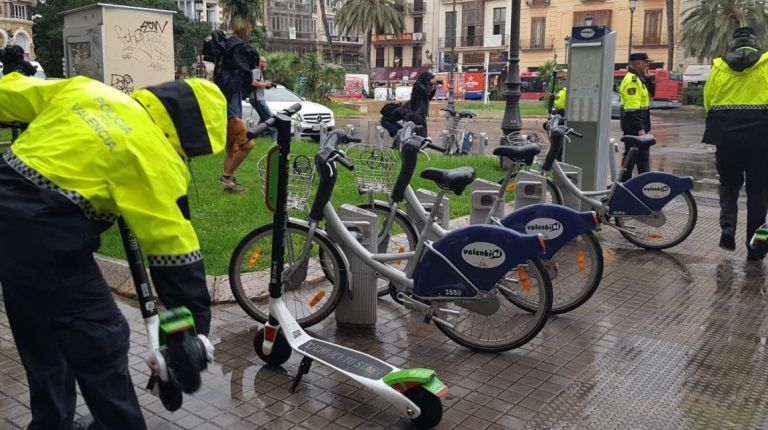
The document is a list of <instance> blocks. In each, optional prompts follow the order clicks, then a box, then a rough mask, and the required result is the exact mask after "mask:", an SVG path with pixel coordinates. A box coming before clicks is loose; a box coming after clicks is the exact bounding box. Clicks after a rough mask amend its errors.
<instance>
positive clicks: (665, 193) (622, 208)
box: [608, 172, 693, 215]
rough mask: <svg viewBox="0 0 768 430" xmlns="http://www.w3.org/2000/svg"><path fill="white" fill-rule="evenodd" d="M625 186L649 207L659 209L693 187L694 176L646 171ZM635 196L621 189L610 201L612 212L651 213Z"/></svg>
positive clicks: (609, 205)
mask: <svg viewBox="0 0 768 430" xmlns="http://www.w3.org/2000/svg"><path fill="white" fill-rule="evenodd" d="M624 186H625V187H626V188H627V190H629V191H630V192H632V194H634V196H635V197H636V198H637V199H640V201H642V202H643V204H645V205H646V206H648V208H650V209H651V210H653V211H658V210H661V208H663V207H664V205H666V204H667V203H669V201H670V200H672V199H673V198H675V197H676V196H677V195H679V194H682V193H684V192H686V191H688V190H691V189H693V178H692V177H690V176H675V175H672V174H670V173H665V172H646V173H643V174H641V175H637V176H635V177H633V178H631V179H629V180H628V181H626V182H624ZM635 197H633V196H632V195H629V194H628V193H627V192H625V191H624V190H622V189H619V192H617V193H616V194H614V196H613V197H612V198H611V200H610V201H609V202H608V207H609V208H610V211H611V214H616V215H649V213H648V211H647V210H646V209H645V207H643V205H642V204H640V203H639V202H638V201H637V199H636V198H635Z"/></svg>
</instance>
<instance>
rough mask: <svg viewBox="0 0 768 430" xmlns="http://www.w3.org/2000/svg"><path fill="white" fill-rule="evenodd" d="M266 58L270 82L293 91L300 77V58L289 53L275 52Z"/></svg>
mask: <svg viewBox="0 0 768 430" xmlns="http://www.w3.org/2000/svg"><path fill="white" fill-rule="evenodd" d="M265 56H266V57H267V62H269V68H268V69H267V73H266V75H267V77H268V78H269V80H270V81H272V82H277V83H279V84H282V85H285V86H286V87H288V88H291V89H293V88H294V87H295V86H296V79H297V78H298V77H299V67H300V58H299V56H298V55H297V54H294V53H289V52H273V53H269V54H267V55H265Z"/></svg>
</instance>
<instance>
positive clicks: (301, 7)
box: [269, 0, 315, 14]
mask: <svg viewBox="0 0 768 430" xmlns="http://www.w3.org/2000/svg"><path fill="white" fill-rule="evenodd" d="M314 5H315V4H314V2H313V3H299V2H294V1H276V0H272V1H270V2H269V11H270V12H299V13H306V14H311V13H313V12H314V11H315V7H314Z"/></svg>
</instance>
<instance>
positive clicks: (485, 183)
mask: <svg viewBox="0 0 768 430" xmlns="http://www.w3.org/2000/svg"><path fill="white" fill-rule="evenodd" d="M500 188H501V185H499V184H497V183H496V182H491V181H489V180H486V179H481V178H478V179H475V182H473V183H472V198H471V208H470V212H469V223H470V224H485V221H486V220H487V219H488V214H489V213H491V211H492V210H493V206H494V202H495V200H496V197H497V196H498V195H499V189H500ZM491 216H492V217H495V218H499V219H501V218H503V217H504V205H503V204H502V205H500V206H499V207H498V208H497V209H496V210H495V211H494V213H492V214H491Z"/></svg>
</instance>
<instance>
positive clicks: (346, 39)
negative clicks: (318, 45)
mask: <svg viewBox="0 0 768 430" xmlns="http://www.w3.org/2000/svg"><path fill="white" fill-rule="evenodd" d="M323 40H326V39H325V35H323ZM331 41H332V42H334V43H351V44H358V45H359V44H362V43H363V41H364V38H363V37H361V36H340V35H338V34H334V35H331Z"/></svg>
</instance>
